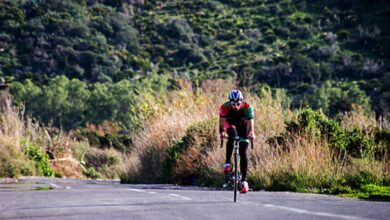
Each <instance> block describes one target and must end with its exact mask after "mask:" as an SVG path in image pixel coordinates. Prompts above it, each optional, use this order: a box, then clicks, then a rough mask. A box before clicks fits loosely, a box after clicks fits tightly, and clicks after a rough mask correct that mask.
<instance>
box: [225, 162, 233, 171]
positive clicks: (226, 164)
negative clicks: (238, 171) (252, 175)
mask: <svg viewBox="0 0 390 220" xmlns="http://www.w3.org/2000/svg"><path fill="white" fill-rule="evenodd" d="M231 170H232V168H231V167H230V163H225V165H223V172H224V173H229V172H230V171H231Z"/></svg>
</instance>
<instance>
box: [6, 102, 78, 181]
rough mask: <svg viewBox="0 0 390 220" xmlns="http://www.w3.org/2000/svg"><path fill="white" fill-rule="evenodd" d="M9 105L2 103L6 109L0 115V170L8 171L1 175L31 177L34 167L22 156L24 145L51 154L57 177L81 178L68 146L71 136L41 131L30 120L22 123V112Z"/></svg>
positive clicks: (51, 131)
mask: <svg viewBox="0 0 390 220" xmlns="http://www.w3.org/2000/svg"><path fill="white" fill-rule="evenodd" d="M11 103H12V100H11V99H7V100H5V104H6V105H5V106H4V107H3V108H2V110H3V111H2V112H0V152H1V160H0V163H1V164H0V167H2V168H4V169H8V171H7V173H4V174H3V175H8V176H10V175H11V176H19V175H33V174H34V167H33V163H32V162H31V161H29V160H28V159H27V158H26V156H25V155H24V154H23V149H22V148H23V147H22V146H21V143H22V142H23V141H25V142H28V143H34V144H37V145H38V146H40V147H41V150H42V151H43V152H46V151H50V152H51V153H52V155H54V156H55V157H56V159H52V160H50V163H51V165H52V167H53V169H54V170H55V171H57V172H58V174H59V175H62V176H70V177H81V176H82V174H81V172H80V167H79V166H80V164H79V163H78V162H77V161H75V160H74V158H73V153H72V150H71V145H74V144H76V142H75V141H74V140H72V138H71V136H70V135H69V134H67V133H64V132H62V131H59V130H56V129H49V128H45V127H42V126H40V125H39V123H37V122H34V121H33V120H32V119H31V118H27V119H24V118H23V111H19V110H18V109H16V108H14V107H13V106H12V104H11ZM76 167H78V168H77V169H76ZM11 168H12V170H10V169H11ZM0 174H1V173H0Z"/></svg>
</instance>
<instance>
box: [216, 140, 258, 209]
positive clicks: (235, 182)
mask: <svg viewBox="0 0 390 220" xmlns="http://www.w3.org/2000/svg"><path fill="white" fill-rule="evenodd" d="M241 141H245V140H244V139H240V137H239V136H236V137H235V138H234V145H233V162H234V163H233V171H231V172H229V173H227V174H226V183H225V184H224V185H223V188H225V189H230V188H233V192H234V199H233V201H234V202H236V201H237V191H238V190H240V184H239V183H240V182H241V176H240V170H239V162H238V161H239V160H238V159H239V155H240V154H239V145H240V142H241ZM221 148H223V139H221ZM251 148H252V149H253V141H251Z"/></svg>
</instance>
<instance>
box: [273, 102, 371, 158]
mask: <svg viewBox="0 0 390 220" xmlns="http://www.w3.org/2000/svg"><path fill="white" fill-rule="evenodd" d="M286 130H287V132H288V133H287V134H285V135H284V138H285V139H287V138H290V136H293V135H295V134H299V135H306V136H307V137H309V138H311V139H314V140H319V139H323V140H327V141H329V143H330V145H331V146H332V147H333V148H334V149H335V150H336V151H338V152H339V153H341V151H342V150H344V151H345V152H346V153H347V154H349V155H350V156H352V157H357V158H372V156H373V153H374V151H375V147H376V146H375V142H374V139H372V138H371V137H370V136H368V134H365V133H364V132H363V130H362V129H360V128H354V129H352V130H346V129H342V128H341V126H340V125H339V123H337V122H336V121H335V120H332V119H328V118H327V117H326V116H325V115H324V114H322V113H320V112H317V111H314V110H312V109H304V110H302V111H301V112H300V114H299V115H298V119H297V120H292V121H287V122H286ZM280 138H281V137H274V138H270V139H269V142H270V143H275V140H277V143H284V142H285V141H284V140H280Z"/></svg>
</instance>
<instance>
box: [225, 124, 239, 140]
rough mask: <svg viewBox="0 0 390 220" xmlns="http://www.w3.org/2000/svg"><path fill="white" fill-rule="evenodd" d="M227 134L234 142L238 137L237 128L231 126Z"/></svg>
mask: <svg viewBox="0 0 390 220" xmlns="http://www.w3.org/2000/svg"><path fill="white" fill-rule="evenodd" d="M227 134H228V136H229V139H231V140H234V139H235V138H236V137H237V130H236V127H235V126H230V127H229V128H228V129H227Z"/></svg>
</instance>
